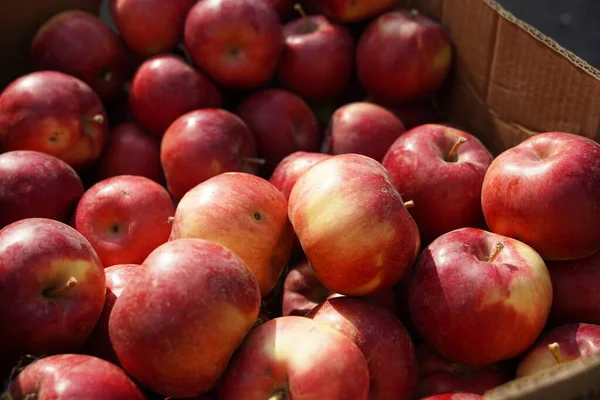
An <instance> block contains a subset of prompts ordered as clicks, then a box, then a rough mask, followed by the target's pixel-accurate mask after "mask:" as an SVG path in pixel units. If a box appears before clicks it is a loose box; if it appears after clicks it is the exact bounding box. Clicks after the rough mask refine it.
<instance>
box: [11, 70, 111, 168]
mask: <svg viewBox="0 0 600 400" xmlns="http://www.w3.org/2000/svg"><path fill="white" fill-rule="evenodd" d="M107 135H108V123H107V119H106V113H105V111H104V106H103V105H102V102H101V101H100V98H98V95H96V93H94V91H93V90H92V89H91V88H90V87H89V86H88V85H87V84H85V83H84V82H82V81H80V80H79V79H77V78H75V77H73V76H70V75H66V74H63V73H62V72H56V71H42V72H32V73H30V74H27V75H24V76H21V77H20V78H18V79H16V80H15V81H13V82H12V83H11V84H9V85H8V86H7V87H6V88H5V89H4V91H3V92H2V94H1V95H0V151H2V152H6V151H11V150H35V151H40V152H42V153H47V154H50V155H53V156H55V157H58V158H60V159H61V160H63V161H65V162H66V163H67V164H69V165H70V166H72V167H73V168H75V169H80V168H82V167H85V166H88V165H90V164H91V163H92V162H94V161H96V160H97V159H98V157H100V153H101V152H102V149H103V148H104V145H105V142H106V137H107Z"/></svg>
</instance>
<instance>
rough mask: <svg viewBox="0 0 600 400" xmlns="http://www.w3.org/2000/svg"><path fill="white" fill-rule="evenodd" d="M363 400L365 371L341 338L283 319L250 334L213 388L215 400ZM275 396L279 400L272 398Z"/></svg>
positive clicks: (349, 344)
mask: <svg viewBox="0 0 600 400" xmlns="http://www.w3.org/2000/svg"><path fill="white" fill-rule="evenodd" d="M290 388H291V390H292V391H293V393H294V394H293V396H294V398H296V397H298V398H302V399H306V400H313V399H314V400H317V399H340V400H366V399H367V395H368V391H369V371H368V369H367V363H366V361H365V358H364V357H363V355H362V353H361V352H360V350H359V348H358V347H357V346H356V345H355V344H354V343H353V342H352V341H351V340H350V339H348V338H347V337H346V336H344V335H343V334H341V333H340V332H338V331H336V330H335V329H333V328H330V327H328V326H326V325H323V324H319V323H317V322H315V321H312V320H310V319H308V318H304V317H296V316H288V317H279V318H275V319H272V320H270V321H267V322H266V323H264V324H262V325H260V326H259V327H257V328H255V329H253V330H252V331H251V332H250V334H249V335H248V336H247V337H246V338H245V339H244V341H243V343H242V345H241V346H240V348H239V349H238V350H237V352H236V353H235V354H234V356H233V357H232V359H231V361H230V363H229V365H228V366H227V369H226V370H225V373H224V374H223V377H222V379H221V381H220V383H219V386H218V393H219V400H239V399H244V400H264V399H270V398H272V399H275V398H284V399H288V398H291V397H290V395H289V392H288V390H290ZM277 394H279V396H283V397H274V396H276V395H277Z"/></svg>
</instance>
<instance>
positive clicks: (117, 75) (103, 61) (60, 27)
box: [30, 10, 127, 100]
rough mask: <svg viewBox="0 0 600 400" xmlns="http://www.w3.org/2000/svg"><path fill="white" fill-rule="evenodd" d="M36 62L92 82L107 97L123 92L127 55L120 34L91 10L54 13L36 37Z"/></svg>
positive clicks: (33, 46) (32, 55) (33, 53)
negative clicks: (89, 11) (88, 11)
mask: <svg viewBox="0 0 600 400" xmlns="http://www.w3.org/2000/svg"><path fill="white" fill-rule="evenodd" d="M30 58H31V62H32V65H33V66H34V67H35V68H36V69H38V70H53V71H60V72H64V73H65V74H69V75H72V76H74V77H76V78H79V79H81V80H82V81H84V82H85V83H86V84H88V85H89V86H90V87H91V88H92V89H93V90H94V91H95V92H96V94H98V96H100V98H101V99H103V100H112V99H113V98H115V96H117V95H118V94H119V91H120V90H121V87H122V86H123V84H124V83H125V80H126V78H127V77H126V74H127V55H126V51H125V48H124V46H123V43H122V42H121V40H120V39H119V37H118V36H117V34H116V33H115V32H114V31H113V30H112V29H110V28H109V27H108V25H106V24H105V23H104V22H103V21H102V20H101V19H100V18H98V17H96V16H95V15H92V14H90V13H87V12H84V11H79V10H69V11H63V12H61V13H58V14H56V15H54V16H53V17H51V18H50V19H49V20H48V21H47V22H46V23H44V24H43V25H42V26H41V27H40V29H39V30H38V32H37V34H36V35H35V37H34V38H33V41H32V43H31V49H30Z"/></svg>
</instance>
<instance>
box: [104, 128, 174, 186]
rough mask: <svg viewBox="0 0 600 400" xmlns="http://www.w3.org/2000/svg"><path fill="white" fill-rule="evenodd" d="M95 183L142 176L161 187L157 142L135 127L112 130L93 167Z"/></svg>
mask: <svg viewBox="0 0 600 400" xmlns="http://www.w3.org/2000/svg"><path fill="white" fill-rule="evenodd" d="M96 171H97V180H103V179H107V178H112V177H113V176H118V175H136V176H143V177H146V178H148V179H152V180H153V181H155V182H157V183H160V184H164V183H165V176H164V174H163V170H162V166H161V164H160V141H159V140H158V139H157V138H155V137H152V136H150V135H148V134H147V133H146V132H144V131H143V130H142V129H141V128H140V127H139V126H137V125H136V124H135V123H131V122H129V123H123V124H120V125H117V126H115V127H114V128H113V129H112V130H111V132H110V136H109V138H108V143H107V145H106V149H104V152H103V153H102V156H101V157H100V160H98V163H97V165H96Z"/></svg>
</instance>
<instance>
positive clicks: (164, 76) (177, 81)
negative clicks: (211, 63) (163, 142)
mask: <svg viewBox="0 0 600 400" xmlns="http://www.w3.org/2000/svg"><path fill="white" fill-rule="evenodd" d="M129 105H130V107H131V110H132V112H133V115H134V116H135V119H136V121H137V122H138V123H139V124H140V126H141V127H143V128H144V129H145V130H146V131H148V132H150V133H152V134H154V135H156V136H158V137H162V135H163V134H164V133H165V131H166V130H167V128H168V127H169V125H171V124H172V123H173V121H175V120H176V119H177V118H179V117H181V116H182V115H183V114H186V113H188V112H190V111H194V110H197V109H200V108H218V107H220V106H221V94H220V93H219V91H218V90H217V88H216V87H215V85H214V84H213V83H212V82H211V81H210V80H209V79H208V78H207V77H206V76H204V74H203V73H202V72H200V71H198V70H196V69H194V68H193V67H192V66H190V65H189V64H188V63H186V62H185V61H184V60H183V59H181V58H180V57H178V56H175V55H172V54H162V55H158V56H155V57H152V58H150V59H149V60H146V61H145V62H144V63H143V64H142V65H140V67H139V68H138V70H137V71H136V73H135V75H134V77H133V81H132V85H131V91H130V92H129Z"/></svg>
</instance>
